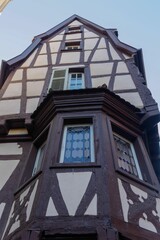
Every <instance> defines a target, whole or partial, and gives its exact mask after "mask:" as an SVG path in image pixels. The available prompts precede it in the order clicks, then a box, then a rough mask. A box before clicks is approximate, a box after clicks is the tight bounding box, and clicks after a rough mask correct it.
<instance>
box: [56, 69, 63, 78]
mask: <svg viewBox="0 0 160 240" xmlns="http://www.w3.org/2000/svg"><path fill="white" fill-rule="evenodd" d="M65 74H66V70H56V71H54V75H53V78H62V77H65Z"/></svg>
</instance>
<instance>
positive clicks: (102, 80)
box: [92, 77, 110, 88]
mask: <svg viewBox="0 0 160 240" xmlns="http://www.w3.org/2000/svg"><path fill="white" fill-rule="evenodd" d="M109 81H110V77H97V78H92V87H93V88H96V87H99V86H102V85H103V84H106V85H107V86H108V85H109Z"/></svg>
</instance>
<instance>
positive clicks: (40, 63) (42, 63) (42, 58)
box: [34, 55, 48, 66]
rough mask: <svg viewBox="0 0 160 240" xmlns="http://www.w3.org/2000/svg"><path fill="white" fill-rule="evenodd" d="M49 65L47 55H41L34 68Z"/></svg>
mask: <svg viewBox="0 0 160 240" xmlns="http://www.w3.org/2000/svg"><path fill="white" fill-rule="evenodd" d="M45 65H48V57H47V55H39V56H38V57H37V59H36V61H35V64H34V66H45Z"/></svg>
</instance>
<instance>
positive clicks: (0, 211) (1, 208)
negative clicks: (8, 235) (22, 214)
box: [0, 203, 6, 220]
mask: <svg viewBox="0 0 160 240" xmlns="http://www.w3.org/2000/svg"><path fill="white" fill-rule="evenodd" d="M5 206H6V203H1V204H0V220H1V217H2V214H3V211H4V208H5Z"/></svg>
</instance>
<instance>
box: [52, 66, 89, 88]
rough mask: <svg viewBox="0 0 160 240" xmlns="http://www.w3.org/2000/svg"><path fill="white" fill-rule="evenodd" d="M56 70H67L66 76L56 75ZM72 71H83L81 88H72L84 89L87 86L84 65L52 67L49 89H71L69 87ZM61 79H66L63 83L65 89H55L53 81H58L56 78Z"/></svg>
mask: <svg viewBox="0 0 160 240" xmlns="http://www.w3.org/2000/svg"><path fill="white" fill-rule="evenodd" d="M56 71H65V75H64V77H54V73H55V72H56ZM72 73H76V74H78V73H82V87H81V88H76V89H72V90H78V89H84V88H85V67H84V66H83V67H82V66H76V67H74V66H73V67H72V66H68V67H61V68H53V69H52V75H51V78H50V83H49V86H48V91H51V90H52V91H63V90H71V89H70V88H69V83H70V79H69V77H70V74H72ZM54 79H56V80H58V79H59V80H60V79H64V83H63V89H53V88H52V84H53V81H56V80H54Z"/></svg>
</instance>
